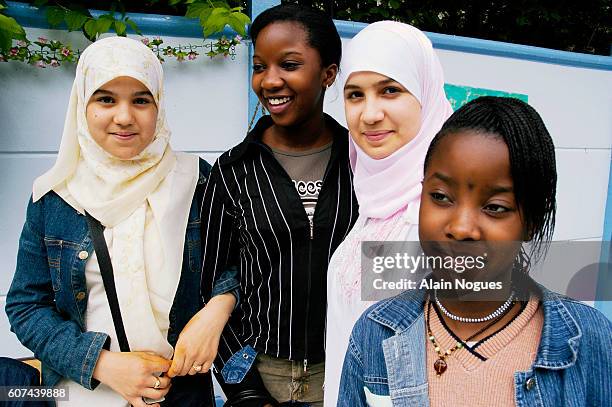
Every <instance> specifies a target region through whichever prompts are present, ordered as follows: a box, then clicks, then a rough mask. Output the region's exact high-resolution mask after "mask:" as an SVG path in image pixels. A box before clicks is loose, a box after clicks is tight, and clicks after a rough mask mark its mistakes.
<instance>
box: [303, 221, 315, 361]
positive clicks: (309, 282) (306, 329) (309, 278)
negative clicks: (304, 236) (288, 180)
mask: <svg viewBox="0 0 612 407" xmlns="http://www.w3.org/2000/svg"><path fill="white" fill-rule="evenodd" d="M313 217H314V216H313ZM308 222H309V224H310V240H309V241H308V269H307V270H308V285H307V291H306V293H307V295H306V313H305V315H306V317H305V318H306V319H305V323H304V373H306V371H307V370H308V317H309V316H310V290H311V285H312V282H311V274H310V271H311V270H310V269H311V267H312V241H313V240H314V221H313V220H312V218H310V217H309V218H308Z"/></svg>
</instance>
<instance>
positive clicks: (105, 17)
mask: <svg viewBox="0 0 612 407" xmlns="http://www.w3.org/2000/svg"><path fill="white" fill-rule="evenodd" d="M166 1H167V2H168V5H170V6H177V5H179V4H182V5H186V6H187V12H186V14H185V16H186V17H188V18H197V19H198V20H199V22H200V25H201V27H202V35H203V37H204V38H207V37H209V36H211V35H213V34H216V33H219V32H221V31H223V29H224V28H225V26H226V25H229V26H230V27H231V28H232V29H233V30H234V31H236V32H237V33H238V35H236V36H234V37H233V38H227V37H225V36H221V38H219V39H217V40H216V41H212V42H210V43H208V44H204V45H191V44H190V45H186V46H178V47H171V46H166V47H162V46H161V44H162V43H163V40H162V39H161V38H159V37H157V38H155V39H154V40H152V41H151V40H149V39H147V38H143V40H142V41H143V43H145V44H146V45H148V46H149V47H150V48H151V49H152V50H153V51H154V52H155V53H156V55H157V56H158V58H159V59H160V60H161V61H162V62H163V61H164V57H174V58H176V59H177V60H178V61H181V62H182V61H185V60H190V61H192V60H195V59H196V58H197V56H198V55H199V52H198V50H203V51H205V55H207V56H209V57H211V58H212V57H215V56H218V55H222V56H224V57H227V56H231V57H232V59H233V58H234V56H235V52H234V50H235V47H236V45H239V44H240V43H241V42H242V39H243V36H246V28H245V26H246V25H247V24H249V23H250V22H251V20H250V18H249V17H248V16H247V15H246V14H243V13H242V7H230V5H229V4H228V3H227V2H226V1H211V0H166ZM159 2H160V0H149V4H155V3H159ZM33 4H34V6H36V7H39V8H45V9H46V17H47V21H48V22H49V25H51V26H52V27H59V26H60V25H61V24H65V25H66V27H67V28H68V31H82V32H83V34H84V35H85V37H86V38H87V39H89V40H90V41H95V40H96V39H97V38H98V37H99V36H100V34H104V33H106V32H110V31H114V32H115V33H116V34H117V35H119V36H125V35H126V34H127V28H128V27H130V28H131V29H132V30H133V31H134V32H135V33H137V34H140V35H141V31H140V29H139V28H138V25H137V24H136V23H135V22H134V21H133V20H131V19H130V18H129V17H128V16H127V15H126V12H125V7H124V5H123V3H122V1H121V0H113V1H112V2H111V4H110V11H109V12H108V13H106V14H102V15H101V16H99V17H97V18H96V17H94V16H92V15H91V13H90V12H89V10H88V9H87V8H85V7H83V6H82V5H78V4H76V3H69V2H66V1H63V0H54V1H53V0H52V1H50V0H35V1H34V3H33ZM7 8H8V6H7V4H6V2H5V1H4V0H0V62H5V61H9V60H14V61H22V62H26V63H30V64H35V65H36V66H38V67H41V68H44V67H47V66H51V67H57V66H60V65H61V64H62V63H64V62H75V61H76V60H77V59H78V56H79V53H78V51H77V52H75V51H73V50H72V46H71V45H70V44H63V43H61V42H60V41H54V40H48V39H46V38H43V37H39V38H38V41H30V40H29V39H28V38H27V37H26V33H25V31H24V29H23V27H21V26H20V25H19V23H17V21H15V19H13V18H11V17H9V16H7V15H5V14H4V11H6V9H7ZM13 42H16V43H15V44H14V45H13ZM207 49H208V51H206V50H207Z"/></svg>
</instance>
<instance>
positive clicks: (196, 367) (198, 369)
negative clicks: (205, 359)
mask: <svg viewBox="0 0 612 407" xmlns="http://www.w3.org/2000/svg"><path fill="white" fill-rule="evenodd" d="M192 368H193V370H195V371H196V372H199V371H200V370H202V365H193V366H192Z"/></svg>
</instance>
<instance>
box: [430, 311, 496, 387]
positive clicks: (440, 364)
mask: <svg viewBox="0 0 612 407" xmlns="http://www.w3.org/2000/svg"><path fill="white" fill-rule="evenodd" d="M431 307H432V303H431V301H428V302H427V337H428V339H429V340H430V341H431V344H432V345H433V347H434V350H435V351H436V353H437V354H438V359H436V361H435V362H434V365H433V368H434V371H435V372H436V376H437V377H440V376H442V373H444V372H446V369H447V368H448V364H447V363H446V358H447V357H449V356H450V354H451V353H453V352H454V351H456V350H457V349H461V348H463V343H462V342H460V341H457V342H456V343H455V345H453V347H452V348H450V349H447V350H446V351H442V348H441V347H440V344H439V343H438V341H437V340H436V337H435V336H434V335H433V333H432V332H431V327H430V324H429V320H430V316H431V315H430V313H431ZM504 315H505V313H503V314H500V315H498V316H497V317H495V318H494V319H493V320H492V321H491V322H489V323H488V324H486V325H485V326H483V327H482V328H481V329H479V330H478V331H477V332H475V333H474V334H472V335H470V337H469V338H466V339H465V342H469V341H471V340H472V339H474V338H475V337H477V336H478V335H480V334H481V333H483V332H484V331H486V330H487V329H489V328H490V327H491V326H493V325H494V324H495V323H496V322H498V321H499V320H500V319H502V317H503V316H504Z"/></svg>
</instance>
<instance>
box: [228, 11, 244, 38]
mask: <svg viewBox="0 0 612 407" xmlns="http://www.w3.org/2000/svg"><path fill="white" fill-rule="evenodd" d="M229 25H230V27H232V28H233V29H234V31H236V32H237V33H238V34H240V35H242V36H245V35H246V29H245V27H244V24H243V23H242V21H241V20H240V18H238V17H237V16H236V15H234V14H232V15H230V16H229Z"/></svg>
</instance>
